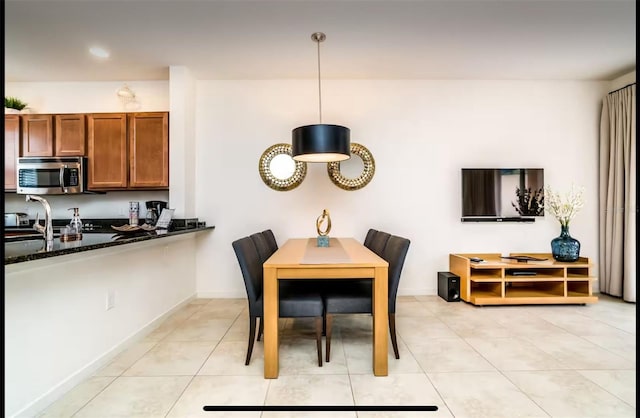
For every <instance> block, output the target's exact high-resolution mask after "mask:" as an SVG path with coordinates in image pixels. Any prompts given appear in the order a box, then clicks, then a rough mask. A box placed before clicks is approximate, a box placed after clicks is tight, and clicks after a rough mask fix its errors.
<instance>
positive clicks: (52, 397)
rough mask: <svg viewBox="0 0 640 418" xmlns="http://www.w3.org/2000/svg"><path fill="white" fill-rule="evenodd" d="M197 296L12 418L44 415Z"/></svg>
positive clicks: (128, 338) (155, 321) (150, 323)
mask: <svg viewBox="0 0 640 418" xmlns="http://www.w3.org/2000/svg"><path fill="white" fill-rule="evenodd" d="M196 298H197V296H196V295H192V296H189V297H187V298H185V299H184V300H183V301H181V302H178V303H177V304H176V305H174V306H173V307H172V308H171V309H169V310H168V311H167V312H165V313H163V314H161V315H159V316H158V317H156V318H155V319H153V320H151V321H150V322H149V323H148V324H147V325H145V326H144V327H142V328H141V329H140V330H139V331H137V332H135V333H133V334H131V335H130V336H128V337H126V338H125V339H124V340H123V341H122V342H121V343H119V344H117V345H116V346H114V347H113V348H111V349H110V350H108V351H107V352H106V353H104V354H103V355H101V356H100V357H98V358H97V359H95V360H94V361H92V362H91V363H89V364H87V365H86V366H85V367H83V368H82V369H80V370H78V371H77V372H75V373H73V374H72V375H71V376H69V377H68V378H67V379H65V380H63V381H62V382H60V383H58V384H57V385H56V386H54V387H53V388H51V389H50V390H49V391H48V392H46V393H44V394H43V395H42V396H40V397H39V398H37V399H36V400H34V401H33V402H31V403H30V404H29V405H27V406H26V407H24V408H22V409H21V410H20V411H18V412H17V413H16V414H14V415H11V418H18V417H33V416H36V415H38V414H40V413H42V412H43V411H44V410H45V409H46V408H47V407H49V406H50V405H51V404H53V403H54V402H55V401H57V400H58V399H59V398H60V397H62V396H63V395H64V394H65V393H67V392H68V391H70V390H71V389H73V388H74V387H75V386H77V385H78V384H79V383H81V382H82V381H84V380H85V379H87V378H89V377H91V376H92V375H93V374H94V373H95V372H97V371H98V370H100V369H101V368H102V367H104V366H106V365H107V364H109V362H110V361H111V360H113V359H114V358H115V357H116V356H117V355H118V354H120V353H121V352H123V351H124V350H126V349H127V348H129V347H131V346H132V345H133V344H135V343H137V342H138V341H140V340H142V339H143V338H144V337H145V336H147V335H148V334H149V333H151V332H152V331H153V330H154V329H156V328H157V327H158V326H159V325H160V324H161V323H162V322H163V321H164V320H165V319H167V318H168V317H169V315H171V314H173V313H175V312H177V311H178V310H180V309H181V308H182V307H184V306H185V305H187V304H188V303H189V302H191V301H192V300H194V299H196Z"/></svg>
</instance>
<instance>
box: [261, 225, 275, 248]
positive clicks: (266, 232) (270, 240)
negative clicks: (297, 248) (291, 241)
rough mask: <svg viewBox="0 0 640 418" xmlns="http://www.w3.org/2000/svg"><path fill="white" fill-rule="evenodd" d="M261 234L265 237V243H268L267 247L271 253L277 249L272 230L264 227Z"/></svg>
mask: <svg viewBox="0 0 640 418" xmlns="http://www.w3.org/2000/svg"><path fill="white" fill-rule="evenodd" d="M262 235H264V237H265V238H266V239H267V243H269V248H270V249H271V251H272V253H275V252H276V250H277V249H278V242H277V241H276V236H275V235H274V234H273V231H272V230H270V229H265V230H264V231H262Z"/></svg>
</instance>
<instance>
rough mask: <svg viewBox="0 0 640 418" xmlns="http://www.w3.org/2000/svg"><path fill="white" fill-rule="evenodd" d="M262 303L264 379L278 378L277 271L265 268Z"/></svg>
mask: <svg viewBox="0 0 640 418" xmlns="http://www.w3.org/2000/svg"><path fill="white" fill-rule="evenodd" d="M262 291H263V296H262V298H263V299H262V300H263V303H264V312H263V320H264V377H265V379H276V378H277V377H278V316H279V313H278V277H277V269H275V268H265V269H264V278H263V290H262Z"/></svg>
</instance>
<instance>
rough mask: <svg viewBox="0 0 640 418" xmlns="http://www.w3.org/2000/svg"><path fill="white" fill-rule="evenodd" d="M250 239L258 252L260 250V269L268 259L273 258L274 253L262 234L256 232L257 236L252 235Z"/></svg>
mask: <svg viewBox="0 0 640 418" xmlns="http://www.w3.org/2000/svg"><path fill="white" fill-rule="evenodd" d="M249 237H250V238H251V240H252V241H253V243H254V244H255V246H256V250H258V255H259V256H260V267H261V268H262V263H264V262H265V261H267V258H269V257H271V254H273V251H271V248H270V247H269V242H268V241H267V239H266V238H265V236H264V234H263V233H262V232H256V233H255V234H251V235H250V236H249Z"/></svg>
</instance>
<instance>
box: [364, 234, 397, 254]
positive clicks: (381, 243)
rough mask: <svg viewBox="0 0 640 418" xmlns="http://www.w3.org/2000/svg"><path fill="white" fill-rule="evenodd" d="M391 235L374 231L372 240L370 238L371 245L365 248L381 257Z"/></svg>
mask: <svg viewBox="0 0 640 418" xmlns="http://www.w3.org/2000/svg"><path fill="white" fill-rule="evenodd" d="M390 236H391V234H389V233H387V232H383V231H376V233H375V235H374V236H373V238H371V244H369V245H368V246H367V245H365V247H367V248H369V249H370V250H371V251H373V252H374V253H376V254H377V255H379V256H380V257H382V254H383V253H384V247H385V246H386V245H387V241H388V240H389V237H390Z"/></svg>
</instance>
